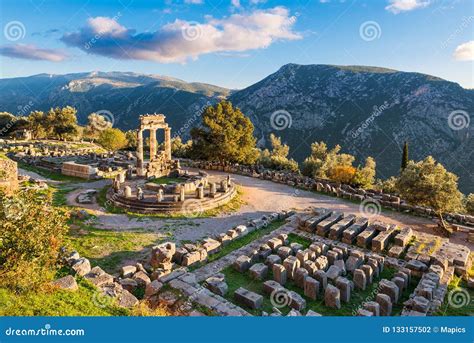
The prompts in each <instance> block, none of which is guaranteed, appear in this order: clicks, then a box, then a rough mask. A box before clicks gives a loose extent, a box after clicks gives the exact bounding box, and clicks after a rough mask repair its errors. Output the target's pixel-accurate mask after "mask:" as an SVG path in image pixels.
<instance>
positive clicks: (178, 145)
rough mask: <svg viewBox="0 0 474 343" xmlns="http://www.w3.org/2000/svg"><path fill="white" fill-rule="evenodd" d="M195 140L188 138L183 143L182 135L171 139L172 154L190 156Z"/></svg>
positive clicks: (182, 156) (183, 156)
mask: <svg viewBox="0 0 474 343" xmlns="http://www.w3.org/2000/svg"><path fill="white" fill-rule="evenodd" d="M192 145H193V141H192V140H188V141H187V142H186V143H183V141H182V140H181V137H179V136H178V137H175V138H172V139H171V154H172V155H173V156H175V157H181V158H188V157H189V154H190V151H191V149H192Z"/></svg>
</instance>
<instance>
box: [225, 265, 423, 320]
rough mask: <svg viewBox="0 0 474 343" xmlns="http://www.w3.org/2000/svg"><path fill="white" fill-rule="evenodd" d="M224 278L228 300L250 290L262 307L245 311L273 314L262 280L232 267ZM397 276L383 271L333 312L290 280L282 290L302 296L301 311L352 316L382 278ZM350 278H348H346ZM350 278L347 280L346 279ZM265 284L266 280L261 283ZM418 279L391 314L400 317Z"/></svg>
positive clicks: (284, 310) (321, 299)
mask: <svg viewBox="0 0 474 343" xmlns="http://www.w3.org/2000/svg"><path fill="white" fill-rule="evenodd" d="M222 272H223V273H224V275H225V277H226V282H227V285H228V286H229V291H228V293H227V295H226V298H227V300H229V301H231V302H235V300H234V299H233V294H234V292H235V290H236V289H237V288H239V287H244V288H246V289H248V290H250V291H253V292H255V293H258V294H260V295H262V296H263V306H262V308H261V309H259V310H252V309H249V308H245V310H247V311H248V312H250V313H252V314H253V315H261V314H262V311H265V312H267V313H272V312H273V309H272V308H273V305H272V303H271V301H270V296H269V295H267V294H265V293H264V292H263V281H256V280H253V279H252V278H251V277H250V274H249V272H248V271H247V272H245V273H239V272H237V271H236V270H234V269H233V268H232V266H230V267H227V268H225V269H224V270H223V271H222ZM395 273H396V270H395V269H392V268H384V270H383V272H382V273H381V274H380V276H379V278H378V279H377V280H375V281H374V282H373V283H372V284H371V285H370V286H369V287H367V289H366V290H365V291H362V290H355V291H353V292H352V293H351V301H350V302H349V303H343V302H341V308H340V309H339V310H338V309H333V308H330V307H327V306H325V305H324V295H323V294H322V293H320V294H318V299H317V300H312V299H310V298H308V297H306V296H305V295H304V292H303V290H302V289H301V288H299V287H297V286H296V284H295V283H294V281H293V280H288V281H287V284H286V285H285V288H286V289H288V290H291V291H295V292H296V293H298V294H299V295H301V296H302V297H303V298H304V299H305V300H306V309H305V310H304V311H303V312H305V311H308V310H313V311H315V312H318V313H320V314H322V315H323V316H352V315H354V313H355V312H356V311H357V309H358V308H359V307H361V306H362V304H363V303H364V302H367V301H371V300H374V299H375V296H376V295H377V287H378V282H379V281H380V280H381V279H383V278H384V279H391V278H392V277H393V275H394V274H395ZM348 278H349V277H348ZM272 279H273V275H272V273H271V271H269V274H268V277H267V278H266V280H272ZM349 279H350V278H349ZM264 281H265V280H264ZM417 283H418V280H415V278H413V280H412V281H411V284H410V287H409V288H408V290H405V292H403V294H402V298H401V299H400V301H399V302H398V303H397V304H394V306H393V311H392V315H399V314H400V312H401V311H402V308H403V301H405V300H407V299H408V297H409V295H410V293H411V292H413V290H414V289H415V287H416V285H417ZM279 310H280V311H281V312H282V313H283V314H287V313H288V312H289V311H290V308H289V307H288V306H285V307H283V308H280V309H279Z"/></svg>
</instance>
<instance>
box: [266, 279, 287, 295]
mask: <svg viewBox="0 0 474 343" xmlns="http://www.w3.org/2000/svg"><path fill="white" fill-rule="evenodd" d="M279 289H283V287H282V285H281V284H279V283H278V282H276V281H274V280H267V281H265V282H264V283H263V292H264V293H265V294H269V295H270V294H272V293H274V292H276V291H277V290H279Z"/></svg>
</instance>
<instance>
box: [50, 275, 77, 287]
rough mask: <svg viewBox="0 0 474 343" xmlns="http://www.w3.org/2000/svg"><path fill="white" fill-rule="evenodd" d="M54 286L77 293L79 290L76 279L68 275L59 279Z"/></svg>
mask: <svg viewBox="0 0 474 343" xmlns="http://www.w3.org/2000/svg"><path fill="white" fill-rule="evenodd" d="M52 284H53V285H54V286H56V287H59V288H61V289H67V290H69V291H76V290H77V289H79V286H78V285H77V282H76V279H75V278H74V276H72V275H66V276H64V277H62V278H60V279H57V280H55V281H53V283H52Z"/></svg>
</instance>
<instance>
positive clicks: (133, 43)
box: [61, 7, 301, 63]
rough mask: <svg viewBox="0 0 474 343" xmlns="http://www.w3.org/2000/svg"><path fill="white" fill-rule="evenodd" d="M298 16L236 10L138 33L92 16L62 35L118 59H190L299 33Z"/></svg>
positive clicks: (90, 50)
mask: <svg viewBox="0 0 474 343" xmlns="http://www.w3.org/2000/svg"><path fill="white" fill-rule="evenodd" d="M295 22H296V17H294V16H291V15H290V13H289V11H288V10H287V9H286V8H285V7H275V8H272V9H265V10H256V11H254V12H251V13H239V14H233V15H231V16H229V17H224V18H222V19H215V18H213V17H206V21H205V22H204V23H196V22H189V21H185V20H179V19H177V20H175V21H174V22H172V23H169V24H166V25H164V26H162V27H161V28H160V29H158V30H157V31H155V32H142V33H137V32H136V31H135V30H133V29H128V28H126V27H124V26H122V25H120V24H119V23H117V22H116V21H115V20H113V19H111V18H105V17H96V18H92V19H89V20H88V22H87V25H86V26H85V27H83V28H81V29H80V30H79V31H76V32H73V33H68V34H65V35H64V36H63V37H62V38H61V39H62V41H63V42H65V43H66V44H67V45H69V46H75V47H78V48H80V49H82V50H83V51H85V52H87V53H90V54H96V55H102V56H107V57H111V58H117V59H137V60H151V61H157V62H162V63H172V62H186V61H187V60H188V59H196V58H198V56H200V55H203V54H208V53H214V52H243V51H247V50H253V49H263V48H266V47H268V46H270V45H271V44H272V43H274V42H276V41H282V40H295V39H300V38H301V36H300V34H298V33H296V32H294V31H293V25H294V23H295Z"/></svg>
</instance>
